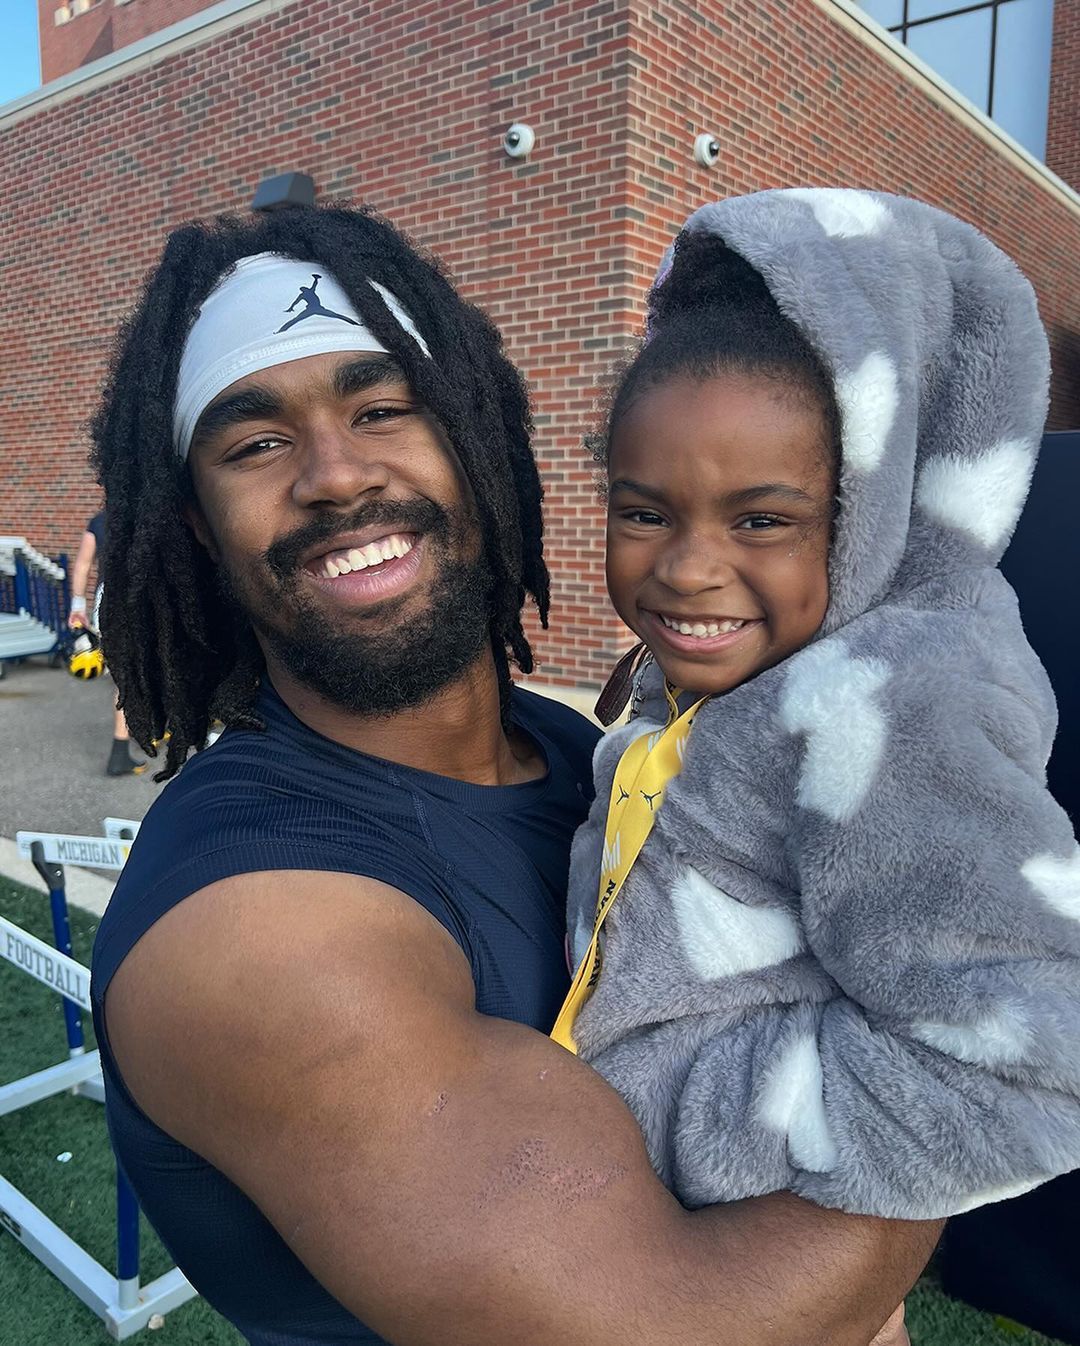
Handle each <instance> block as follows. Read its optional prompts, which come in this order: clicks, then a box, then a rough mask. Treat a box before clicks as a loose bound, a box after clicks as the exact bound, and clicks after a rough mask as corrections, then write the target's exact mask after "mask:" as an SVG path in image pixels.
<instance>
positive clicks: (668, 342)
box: [590, 230, 840, 471]
mask: <svg viewBox="0 0 1080 1346" xmlns="http://www.w3.org/2000/svg"><path fill="white" fill-rule="evenodd" d="M723 373H734V374H753V375H763V376H765V377H766V378H771V379H775V380H776V381H777V382H778V383H780V384H782V385H785V386H787V387H789V388H791V389H792V390H793V391H795V392H799V393H802V394H808V395H809V396H811V397H812V398H813V399H814V400H815V401H816V402H817V403H818V405H819V406H820V408H821V411H822V415H823V418H824V423H825V440H826V442H825V443H824V445H823V446H822V447H823V450H824V451H825V452H826V453H827V454H828V456H829V458H830V460H831V462H832V464H833V468H834V471H835V469H836V468H837V467H838V465H839V461H840V412H839V408H838V406H837V402H836V394H835V392H834V389H833V381H832V378H831V376H830V374H829V372H828V370H827V368H826V366H825V364H824V363H823V361H822V359H821V357H820V356H819V355H818V354H817V352H816V351H815V350H814V348H813V346H811V345H810V343H809V341H808V340H807V339H806V337H805V336H804V335H803V334H802V332H801V331H800V330H799V328H798V327H797V326H796V325H795V323H794V322H792V320H791V319H790V318H789V317H787V316H786V315H785V314H784V313H783V312H782V311H781V309H780V307H779V305H778V304H777V302H776V300H775V299H774V298H773V296H772V294H771V292H770V291H769V288H768V286H767V285H766V284H765V281H764V279H763V277H762V276H761V273H760V272H758V271H756V270H755V269H754V267H752V266H751V265H750V263H749V262H748V261H747V260H746V258H745V257H742V256H741V255H740V254H739V253H737V252H735V251H734V249H732V248H730V247H728V245H727V244H726V243H725V242H724V240H723V239H722V238H719V237H718V236H717V235H716V234H709V233H704V232H701V231H696V230H684V232H683V233H681V234H680V235H679V236H678V238H677V239H676V240H675V250H674V256H673V260H672V264H671V269H670V270H669V271H668V273H667V275H666V276H665V277H664V278H663V279H662V281H661V282H660V283H659V284H658V285H657V286H656V287H655V288H654V289H653V291H652V292H651V294H650V296H649V327H648V332H647V335H646V338H645V342H644V343H643V344H642V345H641V347H640V348H639V349H638V351H637V352H636V354H634V355H633V356H632V358H631V359H630V361H629V363H627V364H626V365H625V366H624V367H623V368H622V369H621V370H619V371H617V372H616V376H615V381H614V385H613V387H612V390H611V392H610V394H609V397H608V406H607V414H606V417H605V423H604V427H603V430H602V431H601V433H600V434H599V435H596V436H594V437H592V438H591V440H590V445H591V447H592V450H593V455H594V457H595V458H596V459H597V461H598V462H599V463H600V464H601V466H602V467H604V468H606V467H607V464H608V457H609V454H610V449H611V439H612V435H613V434H614V433H615V428H616V426H617V425H618V423H619V421H620V420H621V419H622V418H623V417H624V416H625V415H626V413H627V412H628V411H629V410H630V408H631V407H632V406H633V405H634V403H635V402H636V401H637V400H638V398H639V397H641V395H642V394H643V393H644V392H646V391H647V390H648V389H650V388H654V387H656V386H657V385H658V384H661V383H666V382H667V381H668V380H669V379H672V378H675V377H677V376H680V375H684V376H688V377H689V378H691V379H694V380H695V381H699V380H704V379H707V378H712V377H714V376H715V375H716V374H723Z"/></svg>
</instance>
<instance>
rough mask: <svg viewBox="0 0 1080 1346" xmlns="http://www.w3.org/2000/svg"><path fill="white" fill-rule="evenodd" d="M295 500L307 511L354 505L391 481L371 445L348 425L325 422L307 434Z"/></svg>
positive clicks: (313, 427) (303, 444)
mask: <svg viewBox="0 0 1080 1346" xmlns="http://www.w3.org/2000/svg"><path fill="white" fill-rule="evenodd" d="M301 450H302V452H301V455H300V464H301V466H300V471H299V473H298V475H297V478H296V481H295V482H294V484H293V500H294V501H295V502H296V504H298V505H300V506H301V507H302V508H304V509H315V508H319V507H320V506H322V507H325V506H328V505H330V506H338V507H340V506H342V505H351V504H353V503H354V502H355V501H356V500H357V499H358V498H359V497H360V496H362V495H366V494H367V493H368V492H370V491H378V490H382V489H383V488H385V487H386V486H387V485H388V483H389V481H390V472H389V469H388V468H387V466H386V464H385V463H384V462H383V461H382V458H381V457H380V455H379V454H378V453H377V452H374V451H373V450H372V446H370V445H364V444H360V443H359V442H358V441H357V436H356V435H355V434H354V433H352V431H351V430H350V428H349V427H348V426H341V425H332V424H327V423H326V422H323V423H321V424H316V425H313V426H311V427H310V428H309V429H308V430H307V431H305V434H304V437H303V441H302V444H301Z"/></svg>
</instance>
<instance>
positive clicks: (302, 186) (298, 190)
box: [251, 173, 315, 210]
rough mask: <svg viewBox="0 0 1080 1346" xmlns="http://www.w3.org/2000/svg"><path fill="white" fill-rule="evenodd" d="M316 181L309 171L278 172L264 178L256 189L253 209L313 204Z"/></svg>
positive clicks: (278, 208)
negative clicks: (275, 174)
mask: <svg viewBox="0 0 1080 1346" xmlns="http://www.w3.org/2000/svg"><path fill="white" fill-rule="evenodd" d="M314 204H315V182H314V179H312V178H310V177H309V176H308V175H307V173H278V174H277V176H276V177H272V178H263V180H262V182H260V183H259V185H258V187H257V188H256V189H255V195H254V197H253V198H252V201H251V209H252V210H284V209H285V208H286V207H287V206H313V205H314Z"/></svg>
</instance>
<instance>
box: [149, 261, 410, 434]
mask: <svg viewBox="0 0 1080 1346" xmlns="http://www.w3.org/2000/svg"><path fill="white" fill-rule="evenodd" d="M368 284H369V285H371V286H373V287H374V288H375V289H376V290H378V292H379V293H380V294H381V295H382V297H383V299H384V300H385V301H386V306H387V308H388V309H389V310H390V312H391V313H392V314H393V315H394V317H395V318H396V319H397V322H398V324H399V325H400V326H401V328H402V330H403V331H405V332H407V333H408V334H409V336H411V337H412V339H413V340H414V341H415V342H416V344H417V345H418V346H419V347H420V349H421V350H422V351H423V352H424V354H425V355H426V356H428V358H429V359H430V357H431V352H430V351H429V350H428V348H427V346H426V344H425V343H424V338H423V337H422V336H421V335H420V333H419V332H418V331H417V330H416V325H415V324H414V323H413V320H412V319H411V318H410V317H409V315H408V314H407V313H406V312H405V310H404V309H403V308H402V307H401V305H400V304H399V303H398V301H397V300H396V299H395V298H394V296H393V295H392V294H391V293H390V291H389V290H387V289H385V288H384V287H383V286H382V285H380V284H379V282H378V281H375V280H371V281H368ZM328 351H372V352H382V353H384V354H389V352H388V351H387V350H386V347H385V346H384V345H382V343H381V342H380V341H379V340H378V339H377V338H376V337H375V336H374V335H373V333H371V332H370V331H369V330H368V328H367V327H365V326H364V323H363V320H362V319H361V317H360V315H359V314H358V313H357V311H356V309H355V308H354V307H353V305H352V304H351V303H350V302H349V299H348V297H347V296H346V294H345V291H344V290H343V289H342V288H341V286H340V285H339V284H338V282H337V281H336V280H335V279H334V277H333V276H331V275H330V274H329V273H328V272H327V271H325V270H320V267H319V264H318V263H317V262H298V261H296V260H295V258H292V257H280V256H278V255H277V254H276V253H272V252H260V253H257V254H256V255H255V256H252V257H242V258H241V259H240V260H239V261H238V262H237V263H236V266H235V267H234V268H233V270H232V271H230V272H229V274H228V275H227V276H226V277H225V278H224V279H223V280H221V281H219V282H218V284H217V286H216V288H215V289H214V290H212V291H211V293H210V294H209V295H208V296H207V298H206V300H205V301H204V303H203V305H202V307H201V308H200V310H199V314H198V317H197V318H196V319H195V321H194V323H192V326H191V331H190V332H189V333H188V338H187V341H186V342H185V343H184V353H183V355H182V356H181V359H180V377H179V379H178V381H177V386H176V404H175V407H174V410H173V443H174V444H175V446H176V451H177V453H178V454H179V455H180V457H181V458H186V457H187V455H188V450H189V449H190V448H191V438H192V435H193V434H194V433H195V426H196V424H197V423H198V420H199V417H200V416H201V415H202V414H203V412H204V411H205V410H206V408H207V407H208V406H209V405H210V403H211V402H212V401H213V400H214V398H215V397H217V395H218V393H220V392H222V391H224V389H226V388H227V387H228V386H229V384H230V383H235V382H236V380H237V379H239V378H243V377H244V375H245V374H252V373H254V372H255V370H257V369H269V368H270V366H271V365H283V364H287V363H288V361H290V360H302V359H303V358H304V357H305V356H307V355H325V354H326V353H327V352H328Z"/></svg>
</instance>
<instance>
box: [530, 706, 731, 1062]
mask: <svg viewBox="0 0 1080 1346" xmlns="http://www.w3.org/2000/svg"><path fill="white" fill-rule="evenodd" d="M664 690H665V693H666V695H667V700H668V722H667V727H666V728H665V729H657V730H656V731H655V732H654V733H651V734H641V735H640V736H639V737H638V738H636V739H634V741H633V743H631V744H630V746H629V747H628V748H627V749H626V751H625V752H624V753H623V755H622V757H621V758H620V759H619V765H618V767H617V768H616V769H615V779H614V780H613V781H612V783H611V801H610V803H609V804H608V816H607V827H606V828H605V829H604V858H603V862H602V864H601V866H600V892H599V895H598V897H597V901H596V919H595V921H594V922H593V935H592V941H591V942H590V944H589V947H588V949H587V951H586V953H585V957H584V958H583V959H582V960H581V964H580V966H579V967H578V970H577V972H576V973H575V975H574V980H573V982H572V983H571V986H570V990H569V991H568V992H567V996H566V999H565V1000H564V1001H563V1006H562V1009H561V1010H560V1011H559V1017H558V1018H557V1019H556V1020H555V1027H554V1028H553V1029H552V1030H551V1036H552V1038H553V1039H554V1040H555V1041H556V1042H557V1043H558V1044H559V1045H560V1046H561V1047H565V1048H566V1049H567V1051H571V1052H574V1053H575V1054H576V1053H577V1044H576V1042H575V1041H574V1033H573V1029H574V1022H575V1020H576V1019H577V1016H578V1014H579V1013H580V1012H581V1007H582V1006H583V1005H584V1004H585V1002H586V1000H588V998H589V996H590V995H591V994H592V992H593V987H595V985H596V983H597V981H598V980H599V979H600V969H601V967H602V966H603V961H604V957H603V951H602V949H601V946H600V929H601V927H602V926H603V924H604V921H605V920H606V919H607V914H608V912H609V911H610V910H611V908H612V907H613V906H614V904H615V899H616V898H617V897H618V896H619V893H620V892H622V887H623V884H624V883H625V882H626V879H627V876H628V875H629V873H630V871H631V869H633V867H634V862H635V861H636V860H637V858H638V856H639V855H640V854H641V848H642V846H644V845H645V842H646V841H647V839H648V836H649V833H650V832H651V831H652V826H653V823H654V822H655V820H656V815H657V813H658V812H659V809H660V805H661V804H662V803H663V802H664V791H665V790H666V788H667V785H668V782H669V781H671V780H674V778H675V777H676V776H677V775H678V774H679V771H680V770H681V769H682V759H683V753H684V752H685V750H686V740H687V737H688V735H689V733H690V726H691V725H692V724H693V723H694V716H695V715H696V714H697V713H698V710H699V709H700V708H701V706H702V704H703V702H704V701H705V700H706V699H707V698H706V697H702V698H701V700H700V701H696V702H695V703H694V704H693V705H692V706H691V707H690V709H689V710H687V711H684V712H683V714H681V715H680V714H679V707H678V703H677V702H676V700H675V694H674V693H673V692H672V690H671V688H670V687H665V689H664Z"/></svg>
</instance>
